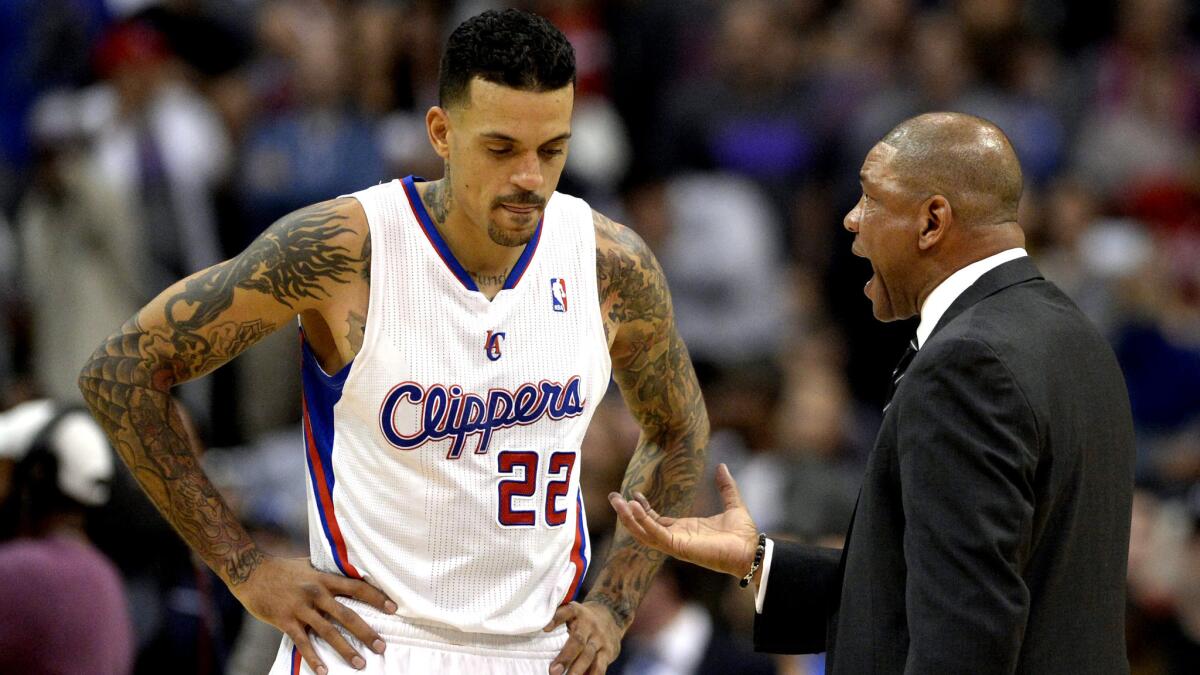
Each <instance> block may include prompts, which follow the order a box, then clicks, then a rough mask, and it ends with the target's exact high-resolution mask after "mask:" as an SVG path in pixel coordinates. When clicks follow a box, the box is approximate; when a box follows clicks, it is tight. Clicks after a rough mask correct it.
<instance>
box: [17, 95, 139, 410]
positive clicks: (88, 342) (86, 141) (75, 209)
mask: <svg viewBox="0 0 1200 675" xmlns="http://www.w3.org/2000/svg"><path fill="white" fill-rule="evenodd" d="M107 103H108V101H107V97H105V96H104V95H103V94H102V93H101V92H100V91H99V90H91V91H89V92H87V93H75V92H70V91H57V92H54V93H51V94H47V95H46V96H43V97H42V98H41V99H40V100H39V101H38V104H37V106H36V107H35V108H34V116H33V124H32V127H33V130H34V140H35V143H36V147H37V160H36V163H35V172H34V174H33V176H32V181H31V185H30V188H29V190H28V191H27V192H26V193H25V197H24V199H23V200H22V202H21V205H20V208H19V209H18V212H17V226H18V235H19V241H20V243H21V253H22V256H21V266H20V270H21V275H20V279H21V282H22V289H23V291H24V297H25V301H26V303H27V305H28V307H29V315H30V326H29V331H30V352H31V353H30V366H31V370H32V373H31V375H32V376H33V378H34V381H35V382H36V383H37V387H38V388H39V389H40V390H41V391H42V392H44V393H45V394H46V395H49V396H52V397H53V398H55V399H56V400H60V401H75V400H78V399H79V388H78V387H77V386H75V385H74V376H73V373H74V371H75V370H77V369H78V364H80V363H83V362H84V361H85V360H87V357H88V356H89V355H90V354H91V353H92V351H93V350H94V349H95V348H96V344H98V342H97V341H98V340H103V339H104V337H105V336H106V335H107V334H108V333H109V332H110V331H111V330H112V325H111V324H112V317H113V316H127V315H130V314H132V313H133V312H134V310H136V309H137V308H138V306H139V303H140V302H142V300H143V298H144V297H145V294H146V293H148V291H147V290H146V288H145V285H144V284H145V279H143V278H142V277H141V275H140V274H139V270H138V269H137V268H136V267H134V266H131V265H129V261H130V260H132V259H135V257H136V255H137V252H138V251H139V248H138V242H139V241H140V232H139V230H140V227H139V224H138V221H137V209H136V208H135V205H134V204H133V202H132V201H131V200H130V199H128V198H127V195H125V196H123V195H122V194H121V193H120V192H119V191H118V189H117V188H116V186H115V185H114V184H113V182H112V181H111V180H110V179H109V176H108V175H107V174H106V173H105V172H104V171H103V170H102V168H101V166H100V165H99V163H98V162H97V159H98V158H97V156H96V155H95V153H93V152H91V151H90V147H91V146H90V143H91V141H92V138H93V137H94V134H95V133H96V131H97V130H96V129H95V126H96V124H97V118H98V117H99V118H102V117H103V116H104V115H105V110H104V108H105V107H106V106H107Z"/></svg>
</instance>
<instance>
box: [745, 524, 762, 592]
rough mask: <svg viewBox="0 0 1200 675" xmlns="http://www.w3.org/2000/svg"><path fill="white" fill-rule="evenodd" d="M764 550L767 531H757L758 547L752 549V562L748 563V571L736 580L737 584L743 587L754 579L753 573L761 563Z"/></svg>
mask: <svg viewBox="0 0 1200 675" xmlns="http://www.w3.org/2000/svg"><path fill="white" fill-rule="evenodd" d="M766 551H767V533H766V532H759V533H758V548H756V549H754V563H753V564H752V565H750V571H749V572H747V573H746V576H744V577H742V580H741V581H739V582H738V586H740V587H741V588H745V587H747V586H749V585H750V582H751V581H752V580H753V579H754V573H755V572H757V571H758V568H759V566H760V565H762V561H763V555H764V554H765V553H766Z"/></svg>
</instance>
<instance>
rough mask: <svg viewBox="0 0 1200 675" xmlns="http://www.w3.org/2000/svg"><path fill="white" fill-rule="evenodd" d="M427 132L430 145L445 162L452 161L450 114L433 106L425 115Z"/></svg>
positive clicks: (439, 107)
mask: <svg viewBox="0 0 1200 675" xmlns="http://www.w3.org/2000/svg"><path fill="white" fill-rule="evenodd" d="M425 130H426V132H428V134H429V144H430V145H432V146H433V151H434V152H436V153H437V154H438V157H441V158H442V159H443V160H446V161H449V160H450V114H449V113H448V112H446V109H445V108H442V107H441V106H436V105H435V106H433V107H432V108H430V109H429V112H427V113H425Z"/></svg>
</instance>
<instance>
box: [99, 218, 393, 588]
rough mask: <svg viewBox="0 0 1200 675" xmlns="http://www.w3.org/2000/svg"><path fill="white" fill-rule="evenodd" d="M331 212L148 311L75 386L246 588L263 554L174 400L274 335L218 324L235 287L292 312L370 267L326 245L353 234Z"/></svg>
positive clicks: (168, 510)
mask: <svg viewBox="0 0 1200 675" xmlns="http://www.w3.org/2000/svg"><path fill="white" fill-rule="evenodd" d="M336 206H337V205H336V204H335V203H326V204H321V205H317V206H314V207H311V208H308V209H303V210H301V211H298V212H296V213H294V214H291V215H289V216H287V217H285V218H283V219H282V220H280V221H279V222H277V223H276V224H274V225H272V226H271V228H269V229H268V230H267V231H266V232H264V233H263V234H262V236H260V237H259V238H258V239H256V240H255V241H254V243H253V244H251V245H250V247H249V248H247V249H246V250H245V251H244V252H243V253H242V254H241V255H239V256H237V257H236V258H233V259H232V260H229V261H226V262H224V263H221V264H219V265H217V266H215V267H212V268H210V269H208V270H206V271H204V272H201V273H199V274H196V275H195V276H193V277H191V278H189V279H188V280H186V281H185V282H184V283H183V285H182V288H181V290H178V291H177V292H175V293H174V294H172V295H170V296H168V297H166V298H165V302H164V304H163V305H162V310H161V311H163V312H164V314H165V316H162V317H160V318H159V320H157V321H153V322H151V321H144V320H143V316H144V314H145V313H147V312H152V311H154V310H152V309H151V307H154V306H155V304H156V303H151V305H150V306H148V307H147V308H145V309H143V310H142V311H141V312H139V314H138V315H136V316H134V318H132V319H130V320H129V321H128V322H126V323H125V325H123V326H122V327H121V329H120V330H119V331H118V332H117V333H116V334H114V335H113V336H111V337H109V338H108V339H107V340H105V342H104V343H103V344H102V345H100V348H99V349H97V350H96V352H95V353H94V354H93V355H92V357H91V359H90V360H89V361H88V363H87V364H86V365H85V366H84V369H83V372H82V373H81V374H80V377H79V386H80V389H81V391H82V392H83V396H84V400H85V401H86V403H87V405H88V407H89V408H90V409H91V411H92V414H93V416H94V417H95V418H96V420H97V421H98V422H99V423H100V424H101V426H102V427H103V428H104V430H105V432H106V433H107V434H108V437H109V439H110V441H111V442H112V444H113V447H114V448H115V449H116V451H117V453H118V454H119V455H120V457H121V459H122V460H124V462H125V463H126V464H127V465H128V466H129V468H130V470H131V472H132V473H133V476H134V477H135V478H136V479H137V481H138V483H139V484H141V486H142V489H143V490H145V492H146V493H147V495H149V497H150V499H151V501H153V502H154V504H155V506H157V507H158V509H159V510H160V511H161V512H162V514H163V515H164V516H165V517H166V519H167V520H168V521H169V522H170V523H171V524H172V525H173V526H174V527H175V529H176V530H178V531H179V533H180V534H181V535H182V536H183V538H184V539H185V540H186V541H187V542H188V543H189V544H190V545H191V546H192V548H193V549H194V550H196V552H197V553H199V554H200V555H201V556H202V557H203V558H204V560H205V561H206V562H207V563H208V564H209V565H210V566H212V567H213V569H214V570H217V571H218V572H219V573H221V575H222V576H223V577H224V578H225V579H226V580H227V582H228V583H229V584H230V585H231V586H232V585H237V584H239V583H241V582H243V581H245V580H246V579H247V578H248V577H249V576H250V573H251V572H253V571H254V569H255V568H256V567H257V566H258V565H259V563H260V562H261V561H262V559H263V554H262V553H261V552H260V551H259V550H258V549H257V548H256V547H255V546H254V543H253V541H251V539H250V537H249V536H248V535H247V534H246V532H245V530H244V529H243V528H242V526H241V525H240V524H239V522H238V520H237V518H236V516H235V515H234V513H233V512H232V511H231V510H230V508H229V507H228V505H227V504H226V503H225V501H224V500H223V499H222V498H221V495H220V493H219V492H217V490H216V488H214V487H213V485H212V483H211V482H210V481H209V480H208V478H207V476H206V475H205V474H204V472H203V471H202V469H201V467H200V462H199V460H198V458H197V455H196V451H195V449H194V447H193V443H192V441H191V438H190V436H189V434H188V431H187V429H186V427H185V425H184V422H183V419H182V418H181V417H180V414H179V412H178V410H177V409H176V405H175V403H174V400H173V399H172V397H171V395H170V393H169V391H170V388H171V387H172V386H174V385H176V384H179V383H181V382H184V381H186V380H189V379H193V378H195V377H199V376H201V375H203V374H205V373H207V372H209V371H211V370H213V369H214V368H216V367H218V366H220V365H221V364H223V363H225V362H226V361H228V360H230V359H232V358H233V357H234V356H237V355H238V354H240V353H241V352H243V351H245V350H246V349H247V348H249V347H250V346H251V345H253V344H254V343H256V342H258V341H259V340H261V339H262V338H263V337H265V336H266V335H268V334H269V333H271V332H272V331H274V330H275V329H276V327H277V326H276V325H275V324H273V323H270V322H267V321H264V320H262V319H253V320H249V321H229V320H224V321H222V320H221V319H220V317H221V314H222V312H224V311H225V310H226V309H228V308H229V307H230V306H231V305H232V304H233V297H234V292H235V290H236V289H245V290H249V291H254V292H258V293H264V294H268V295H270V296H272V298H273V299H274V300H275V301H277V302H279V303H281V304H282V305H285V306H286V307H289V308H294V306H295V303H297V301H299V300H301V299H303V298H313V297H321V296H323V295H324V294H326V293H327V290H326V287H327V285H328V284H329V283H345V282H347V281H348V280H349V279H350V278H352V277H353V275H354V273H356V272H357V270H358V267H359V265H358V263H359V262H365V261H362V260H361V256H360V258H358V259H356V258H355V257H354V256H353V255H351V253H350V252H349V251H348V250H347V249H346V248H344V247H342V246H337V245H333V244H331V243H330V239H331V238H332V237H335V236H337V235H338V234H340V233H342V232H347V231H348V230H346V229H345V227H344V224H343V223H344V217H343V216H342V215H341V214H340V213H339V212H338V210H337V208H336ZM364 254H369V250H366V249H364ZM156 302H157V301H156ZM144 324H146V325H152V326H154V328H150V329H147V328H145V327H144Z"/></svg>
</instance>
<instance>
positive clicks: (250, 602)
mask: <svg viewBox="0 0 1200 675" xmlns="http://www.w3.org/2000/svg"><path fill="white" fill-rule="evenodd" d="M231 590H232V591H233V594H234V595H235V596H236V597H237V599H238V600H239V601H241V603H242V605H244V606H245V607H246V610H247V611H249V612H250V613H251V614H253V615H254V617H255V618H257V619H259V620H261V621H265V622H267V623H269V624H271V625H273V626H275V627H276V628H278V629H279V630H281V631H283V632H284V633H286V634H287V636H288V637H290V638H291V639H292V642H294V643H296V649H298V650H300V655H301V656H302V657H304V660H305V661H306V662H307V663H308V666H309V667H310V668H312V669H313V671H314V672H316V673H317V675H324V674H325V673H327V672H329V669H328V668H326V667H325V664H324V663H322V661H321V659H320V657H318V656H317V651H316V649H315V648H314V647H313V644H312V640H311V639H310V638H309V635H308V633H309V631H312V632H313V633H314V634H316V635H319V636H320V637H321V638H323V639H324V640H325V642H327V643H329V646H330V647H332V648H333V649H334V650H335V651H337V653H338V654H340V655H341V656H342V658H344V659H346V663H349V664H350V665H351V666H352V667H354V668H356V669H362V668H364V667H366V664H367V663H366V661H365V660H364V659H363V657H362V656H361V655H360V654H359V653H358V652H357V651H355V650H354V648H353V647H351V646H350V643H349V642H347V641H346V638H345V637H344V636H343V635H342V634H341V633H340V632H338V629H337V625H339V624H340V625H341V626H342V627H344V628H345V629H346V630H348V631H349V632H350V634H351V635H353V636H354V637H356V638H358V639H359V640H362V643H363V644H365V645H367V646H368V647H370V649H371V650H372V651H374V652H375V653H377V654H382V653H383V649H384V643H383V640H382V639H380V637H379V634H378V633H376V632H375V631H374V630H372V629H371V627H370V626H368V625H367V623H366V622H365V621H363V620H362V617H360V616H359V615H358V614H356V613H355V612H354V611H353V610H351V609H350V608H348V607H346V606H345V605H343V604H342V603H340V602H338V601H337V600H335V599H334V598H335V597H336V596H339V595H343V596H346V597H350V598H354V599H356V600H361V601H362V602H365V603H367V604H369V605H372V606H374V607H376V608H377V609H379V610H380V611H383V612H387V613H388V614H392V613H394V612H395V611H396V603H394V602H392V601H391V600H389V599H388V597H387V596H386V595H384V594H383V591H381V590H379V589H378V588H375V587H374V586H372V585H370V584H368V583H367V582H365V581H361V580H359V579H349V578H347V577H343V576H339V575H336V574H327V573H325V572H318V571H317V570H315V569H313V567H312V565H311V564H310V563H309V561H308V559H307V558H274V557H271V556H267V557H266V558H265V559H264V560H263V561H262V563H261V564H259V566H258V567H257V568H256V569H255V570H254V572H253V573H251V575H250V578H248V579H247V580H246V581H245V582H244V583H241V584H238V585H236V586H233V587H232V588H231Z"/></svg>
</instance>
